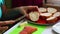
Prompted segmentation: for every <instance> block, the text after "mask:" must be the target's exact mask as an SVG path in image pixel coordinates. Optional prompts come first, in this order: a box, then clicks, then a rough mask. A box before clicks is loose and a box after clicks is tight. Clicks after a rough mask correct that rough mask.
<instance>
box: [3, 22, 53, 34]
mask: <svg viewBox="0 0 60 34" xmlns="http://www.w3.org/2000/svg"><path fill="white" fill-rule="evenodd" d="M21 22H23V21H21ZM19 23H20V22H19ZM19 23H17V24H16V25H15V26H13V27H12V28H11V29H9V30H8V31H6V32H5V33H3V34H9V33H10V32H11V30H13V28H16V27H17V26H18V25H19ZM42 34H54V32H52V26H46V28H45V30H44V31H43V32H42Z"/></svg>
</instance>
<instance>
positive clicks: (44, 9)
mask: <svg viewBox="0 0 60 34" xmlns="http://www.w3.org/2000/svg"><path fill="white" fill-rule="evenodd" d="M38 10H39V12H40V13H41V12H46V8H39V9H38Z"/></svg>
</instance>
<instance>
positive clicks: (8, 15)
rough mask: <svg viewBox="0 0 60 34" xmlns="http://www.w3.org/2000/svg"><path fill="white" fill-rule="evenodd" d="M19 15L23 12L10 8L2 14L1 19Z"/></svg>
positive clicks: (11, 18)
mask: <svg viewBox="0 0 60 34" xmlns="http://www.w3.org/2000/svg"><path fill="white" fill-rule="evenodd" d="M21 16H23V14H22V13H21V10H20V9H19V10H17V9H12V10H9V11H8V12H7V13H6V14H5V15H3V17H2V20H14V19H16V18H18V17H21Z"/></svg>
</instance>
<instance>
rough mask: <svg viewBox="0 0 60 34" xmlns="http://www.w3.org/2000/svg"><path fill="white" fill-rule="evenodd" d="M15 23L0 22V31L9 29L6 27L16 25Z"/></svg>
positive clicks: (11, 21) (12, 21)
mask: <svg viewBox="0 0 60 34" xmlns="http://www.w3.org/2000/svg"><path fill="white" fill-rule="evenodd" d="M14 23H15V21H14V20H9V21H0V31H5V30H7V29H8V26H5V25H9V24H14Z"/></svg>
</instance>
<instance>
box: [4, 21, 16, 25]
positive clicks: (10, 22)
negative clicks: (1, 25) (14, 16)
mask: <svg viewBox="0 0 60 34" xmlns="http://www.w3.org/2000/svg"><path fill="white" fill-rule="evenodd" d="M4 22H5V24H7V25H8V24H14V23H15V21H14V20H10V21H4Z"/></svg>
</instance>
